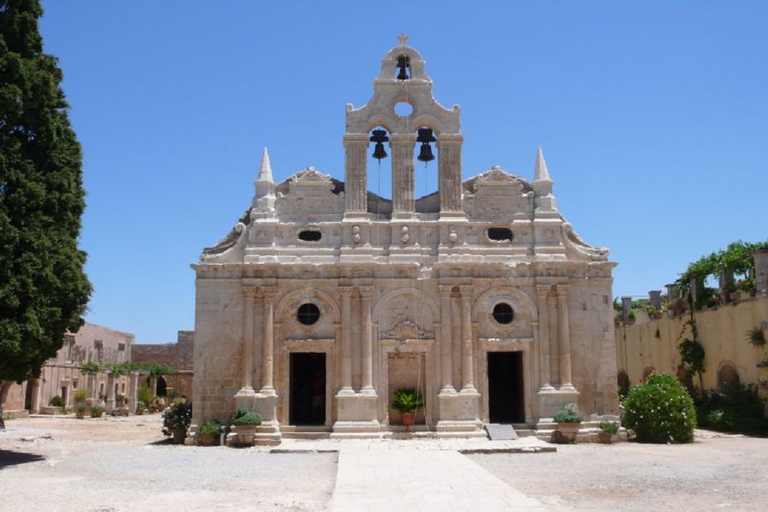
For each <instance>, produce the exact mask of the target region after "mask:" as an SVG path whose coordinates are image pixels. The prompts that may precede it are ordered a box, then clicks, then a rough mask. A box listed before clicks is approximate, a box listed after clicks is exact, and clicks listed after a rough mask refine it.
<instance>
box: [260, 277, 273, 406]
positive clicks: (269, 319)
mask: <svg viewBox="0 0 768 512" xmlns="http://www.w3.org/2000/svg"><path fill="white" fill-rule="evenodd" d="M261 295H262V297H263V301H264V302H263V304H264V309H263V312H264V333H263V336H262V340H263V341H262V343H263V345H262V372H261V375H262V377H261V380H262V382H261V390H260V391H259V393H260V394H262V395H274V394H275V386H274V371H275V361H274V351H275V343H274V342H275V340H274V336H275V329H274V308H275V305H274V300H275V288H274V287H273V286H264V287H262V288H261Z"/></svg>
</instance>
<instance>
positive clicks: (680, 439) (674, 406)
mask: <svg viewBox="0 0 768 512" xmlns="http://www.w3.org/2000/svg"><path fill="white" fill-rule="evenodd" d="M624 426H625V427H627V428H629V429H632V430H633V431H634V432H635V435H636V436H637V441H638V442H641V443H662V444H663V443H691V442H693V429H694V427H696V409H694V406H693V399H692V398H691V397H690V395H689V394H688V393H687V392H686V390H685V388H683V386H682V385H681V384H680V382H678V380H677V379H676V378H675V377H674V376H673V375H668V374H652V375H651V376H650V377H648V379H647V380H646V381H645V382H644V383H642V384H640V385H637V386H634V387H632V389H630V390H629V396H628V397H627V400H626V401H625V403H624Z"/></svg>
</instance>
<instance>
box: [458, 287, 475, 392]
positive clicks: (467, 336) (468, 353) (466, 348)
mask: <svg viewBox="0 0 768 512" xmlns="http://www.w3.org/2000/svg"><path fill="white" fill-rule="evenodd" d="M459 289H460V290H461V380H462V388H461V392H462V393H465V392H466V393H477V390H476V389H475V377H474V369H473V365H472V286H461V287H460V288H459Z"/></svg>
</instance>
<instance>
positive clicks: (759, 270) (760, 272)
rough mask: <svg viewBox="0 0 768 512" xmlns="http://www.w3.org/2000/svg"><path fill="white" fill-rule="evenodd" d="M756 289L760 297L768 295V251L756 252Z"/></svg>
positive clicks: (754, 256)
mask: <svg viewBox="0 0 768 512" xmlns="http://www.w3.org/2000/svg"><path fill="white" fill-rule="evenodd" d="M752 259H753V260H754V261H755V288H757V293H759V294H760V295H768V250H765V249H763V250H760V251H755V252H754V253H753V254H752Z"/></svg>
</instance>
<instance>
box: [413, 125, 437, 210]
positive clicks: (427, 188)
mask: <svg viewBox="0 0 768 512" xmlns="http://www.w3.org/2000/svg"><path fill="white" fill-rule="evenodd" d="M439 156H440V155H439V153H438V151H437V135H436V133H435V131H434V130H433V129H432V128H429V127H428V126H422V127H420V128H419V129H418V130H416V144H415V146H414V153H413V157H414V159H415V161H414V166H413V169H414V174H415V176H414V195H415V196H416V197H417V198H418V199H417V202H416V211H418V212H422V213H424V212H430V211H433V210H434V208H433V207H434V206H437V207H439V206H438V205H437V203H436V204H435V205H431V203H432V202H435V201H439V198H438V197H437V189H438V172H437V171H438V165H437V162H438V157H439ZM432 196H434V197H432Z"/></svg>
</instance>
